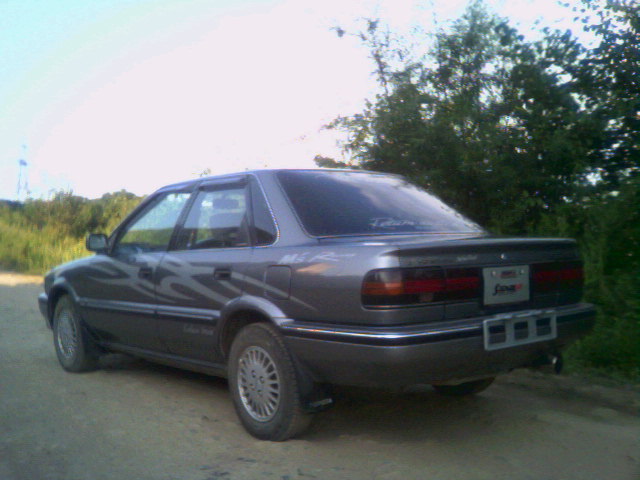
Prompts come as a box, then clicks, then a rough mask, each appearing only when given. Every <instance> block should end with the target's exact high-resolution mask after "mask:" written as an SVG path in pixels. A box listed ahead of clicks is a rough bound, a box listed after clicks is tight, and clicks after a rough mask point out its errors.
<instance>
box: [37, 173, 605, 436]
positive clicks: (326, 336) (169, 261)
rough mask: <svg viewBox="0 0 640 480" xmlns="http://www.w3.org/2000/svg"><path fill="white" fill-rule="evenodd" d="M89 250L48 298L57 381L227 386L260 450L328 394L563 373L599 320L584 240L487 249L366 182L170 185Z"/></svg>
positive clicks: (338, 176)
mask: <svg viewBox="0 0 640 480" xmlns="http://www.w3.org/2000/svg"><path fill="white" fill-rule="evenodd" d="M87 246H88V248H89V249H90V250H93V251H95V252H96V255H94V256H92V257H87V258H84V259H80V260H77V261H74V262H71V263H68V264H65V265H61V266H59V267H56V268H54V269H53V270H52V271H51V272H49V273H48V274H47V275H46V277H45V292H44V293H43V294H42V295H41V296H40V298H39V302H40V308H41V311H42V313H43V315H44V316H45V318H46V320H47V324H48V325H49V326H50V327H51V328H52V329H53V331H54V345H55V348H56V353H57V356H58V359H59V360H60V363H61V364H62V366H63V367H64V368H65V369H67V370H69V371H82V370H89V369H92V368H95V367H96V365H97V359H98V357H99V356H100V355H101V354H103V353H105V352H124V353H129V354H133V355H137V356H140V357H143V358H147V359H150V360H152V361H157V362H161V363H165V364H169V365H173V366H177V367H181V368H187V369H192V370H196V371H201V372H206V373H209V374H213V375H222V376H227V377H228V378H229V386H230V390H231V394H232V397H233V400H234V405H235V408H236V411H237V413H238V415H239V417H240V419H241V421H242V423H243V424H244V426H245V427H246V428H247V430H248V431H249V432H250V433H251V434H252V435H254V436H256V437H258V438H264V439H271V440H284V439H287V438H289V437H291V436H293V435H296V434H298V433H300V432H301V431H303V429H304V428H305V427H306V425H307V424H308V422H309V420H310V416H311V414H312V413H314V412H316V411H318V410H321V409H322V408H325V407H326V406H328V405H330V404H331V403H332V398H331V389H330V388H329V387H330V385H332V384H341V385H368V386H387V385H395V386H402V385H410V384H415V383H428V384H432V385H434V387H435V388H436V390H437V391H439V392H441V393H444V394H451V395H464V394H471V393H477V392H479V391H481V390H483V389H484V388H486V387H488V386H489V385H490V384H491V381H492V380H493V378H494V377H495V376H496V375H498V374H501V373H504V372H508V371H510V370H512V369H514V368H519V367H530V366H539V365H542V364H546V363H550V362H556V363H557V362H559V359H560V358H561V357H560V354H561V351H562V349H563V348H565V347H566V346H567V345H568V344H569V343H570V342H572V341H574V340H575V339H577V338H579V337H580V336H581V335H583V334H584V333H586V332H587V331H588V330H589V329H590V328H591V326H592V324H593V319H594V308H593V306H591V305H589V304H585V303H581V296H582V284H583V271H582V263H581V261H580V258H579V256H578V252H577V248H576V245H575V242H574V241H572V240H568V239H544V238H529V239H528V238H501V237H494V236H491V235H490V234H488V233H487V232H486V231H484V230H483V229H482V228H481V227H479V226H478V225H476V224H475V223H473V222H471V221H470V220H468V219H466V218H465V217H463V216H462V215H460V214H459V213H457V212H455V211H454V210H452V209H451V208H449V207H448V206H446V205H445V204H444V203H442V202H441V201H440V200H438V199H437V198H436V197H434V196H433V195H431V194H429V193H428V192H426V191H424V190H422V189H420V188H418V187H416V186H413V185H411V184H410V183H408V182H407V181H406V180H405V179H403V178H402V177H398V176H393V175H384V174H378V173H373V172H360V171H344V170H264V171H255V172H245V173H242V174H233V175H226V176H220V177H210V178H204V179H198V180H193V181H189V182H183V183H179V184H175V185H169V186H167V187H164V188H161V189H160V190H158V191H157V192H156V193H154V194H153V195H151V196H149V197H148V198H147V199H146V200H145V201H144V202H143V203H142V204H141V205H140V206H139V207H138V208H137V209H136V210H135V211H134V212H132V213H131V215H129V216H128V217H127V218H126V219H125V220H124V221H123V222H122V224H121V225H120V226H119V227H117V228H116V230H115V231H114V232H113V233H112V234H111V235H110V236H109V237H108V238H107V237H106V236H104V235H100V234H93V235H90V236H89V237H88V239H87Z"/></svg>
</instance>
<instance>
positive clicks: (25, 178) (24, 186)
mask: <svg viewBox="0 0 640 480" xmlns="http://www.w3.org/2000/svg"><path fill="white" fill-rule="evenodd" d="M26 158H27V146H26V145H22V156H21V157H20V159H19V160H18V191H17V194H16V196H17V200H18V201H20V194H21V193H24V196H25V198H26V197H28V196H29V174H28V172H27V167H28V166H29V165H28V164H27V160H26ZM23 170H24V174H23Z"/></svg>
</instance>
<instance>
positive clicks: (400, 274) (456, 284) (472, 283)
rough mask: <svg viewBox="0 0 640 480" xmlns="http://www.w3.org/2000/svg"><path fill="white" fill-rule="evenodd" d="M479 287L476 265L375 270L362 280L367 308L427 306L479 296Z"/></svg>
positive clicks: (363, 301) (363, 297)
mask: <svg viewBox="0 0 640 480" xmlns="http://www.w3.org/2000/svg"><path fill="white" fill-rule="evenodd" d="M479 288H480V275H479V270H478V269H476V268H456V269H450V270H447V271H445V270H443V269H442V268H431V267H426V268H391V269H381V270H372V271H371V272H369V273H368V274H367V275H366V276H365V279H364V281H363V283H362V303H363V305H364V306H366V307H389V306H409V305H424V304H429V303H435V302H444V301H448V300H463V299H468V298H476V297H477V296H478V295H479Z"/></svg>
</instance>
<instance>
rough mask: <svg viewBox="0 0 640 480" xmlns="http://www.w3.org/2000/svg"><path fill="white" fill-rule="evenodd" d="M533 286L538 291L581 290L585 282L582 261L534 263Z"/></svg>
mask: <svg viewBox="0 0 640 480" xmlns="http://www.w3.org/2000/svg"><path fill="white" fill-rule="evenodd" d="M532 269H533V272H532V280H533V288H534V291H535V292H536V293H554V292H561V291H563V290H576V289H577V290H581V289H582V285H583V283H584V270H583V268H582V262H580V261H574V262H548V263H536V264H534V265H532Z"/></svg>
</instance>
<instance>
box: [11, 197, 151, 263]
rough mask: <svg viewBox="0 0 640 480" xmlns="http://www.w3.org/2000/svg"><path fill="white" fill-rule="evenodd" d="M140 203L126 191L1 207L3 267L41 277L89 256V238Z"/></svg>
mask: <svg viewBox="0 0 640 480" xmlns="http://www.w3.org/2000/svg"><path fill="white" fill-rule="evenodd" d="M140 200H141V199H140V198H139V197H136V196H135V195H133V194H131V193H128V192H124V191H122V192H117V193H111V194H106V195H104V196H103V197H102V198H100V199H97V200H88V199H86V198H82V197H78V196H75V195H73V194H72V193H70V192H60V193H58V194H57V195H55V196H54V197H53V198H52V199H51V200H28V201H27V202H26V203H25V204H23V205H15V204H8V203H4V204H2V203H0V268H3V269H5V270H15V271H19V272H25V273H34V274H42V273H44V272H46V271H47V270H49V269H50V268H52V267H54V266H56V265H59V264H61V263H64V262H68V261H70V260H74V259H76V258H80V257H83V256H87V255H88V254H89V252H88V251H87V250H86V249H85V246H84V238H85V236H86V235H87V234H88V233H91V232H103V233H109V232H110V231H111V230H112V229H113V228H114V227H115V226H116V225H117V224H118V223H119V222H120V221H121V220H122V218H123V217H124V216H125V215H126V214H127V213H128V212H129V211H131V210H132V209H133V208H134V207H135V206H136V205H137V204H138V203H139V202H140Z"/></svg>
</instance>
